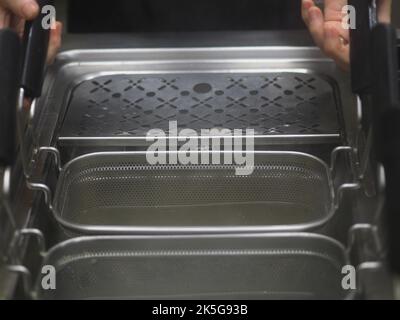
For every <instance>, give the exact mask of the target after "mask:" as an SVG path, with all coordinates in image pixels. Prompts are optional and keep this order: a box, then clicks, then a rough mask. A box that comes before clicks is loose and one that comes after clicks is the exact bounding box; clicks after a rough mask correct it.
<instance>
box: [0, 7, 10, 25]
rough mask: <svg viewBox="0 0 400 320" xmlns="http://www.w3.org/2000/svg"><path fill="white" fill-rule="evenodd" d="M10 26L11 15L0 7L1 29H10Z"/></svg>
mask: <svg viewBox="0 0 400 320" xmlns="http://www.w3.org/2000/svg"><path fill="white" fill-rule="evenodd" d="M9 26H10V13H9V12H8V11H7V10H6V9H4V8H2V7H0V29H4V28H8V27H9Z"/></svg>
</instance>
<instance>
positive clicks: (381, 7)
mask: <svg viewBox="0 0 400 320" xmlns="http://www.w3.org/2000/svg"><path fill="white" fill-rule="evenodd" d="M391 16H392V0H380V1H378V20H379V22H381V23H390V21H391Z"/></svg>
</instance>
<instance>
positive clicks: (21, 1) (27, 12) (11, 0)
mask: <svg viewBox="0 0 400 320" xmlns="http://www.w3.org/2000/svg"><path fill="white" fill-rule="evenodd" d="M0 3H1V5H3V6H4V7H5V8H7V9H8V10H10V11H11V12H12V13H13V14H15V15H17V16H18V17H20V18H22V19H26V20H32V19H34V18H35V17H36V16H37V15H38V14H39V6H38V4H37V2H36V1H35V0H0Z"/></svg>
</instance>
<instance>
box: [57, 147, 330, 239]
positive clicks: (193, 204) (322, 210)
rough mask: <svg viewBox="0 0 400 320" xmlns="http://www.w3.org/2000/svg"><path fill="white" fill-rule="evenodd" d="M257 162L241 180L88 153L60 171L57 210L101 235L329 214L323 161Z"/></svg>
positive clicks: (282, 222)
mask: <svg viewBox="0 0 400 320" xmlns="http://www.w3.org/2000/svg"><path fill="white" fill-rule="evenodd" d="M201 154H204V152H199V153H198V155H199V156H200V155H201ZM207 154H208V155H211V153H207ZM168 155H171V153H168ZM222 156H224V153H221V159H222ZM254 160H255V161H254V168H253V173H252V174H251V175H242V176H241V175H236V170H235V169H236V167H235V165H179V164H178V165H149V164H148V162H147V160H146V153H145V152H120V153H115V152H111V153H95V154H90V155H85V156H82V157H79V158H76V159H75V160H73V161H71V162H70V163H69V164H67V165H66V167H65V168H64V169H63V170H62V173H61V175H60V178H59V182H58V185H57V189H56V193H55V201H54V205H53V213H54V215H55V217H56V219H57V220H58V221H59V222H60V223H61V225H62V226H63V227H66V228H67V229H70V230H71V231H75V232H81V233H82V232H83V233H96V234H104V233H113V234H115V233H118V234H121V233H122V234H124V233H136V234H138V233H139V234H140V233H153V234H154V233H155V234H156V233H169V234H171V233H193V232H196V233H204V232H225V233H227V232H240V231H243V232H256V231H266V230H268V231H273V230H275V231H276V230H281V231H282V230H304V229H309V228H314V227H317V226H320V225H322V224H324V223H325V222H326V221H327V220H329V219H330V218H331V217H332V215H333V214H334V207H335V206H334V191H333V186H332V181H331V177H330V172H329V169H328V168H327V166H326V165H325V164H324V162H322V161H321V160H319V159H318V158H315V157H313V156H310V155H306V154H302V153H296V152H272V151H271V152H255V153H254Z"/></svg>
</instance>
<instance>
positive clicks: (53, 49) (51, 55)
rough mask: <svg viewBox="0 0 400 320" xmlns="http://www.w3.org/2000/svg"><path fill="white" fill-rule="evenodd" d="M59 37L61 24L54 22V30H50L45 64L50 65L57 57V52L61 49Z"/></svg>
mask: <svg viewBox="0 0 400 320" xmlns="http://www.w3.org/2000/svg"><path fill="white" fill-rule="evenodd" d="M61 36H62V23H61V22H56V26H55V28H54V29H51V30H50V42H49V50H48V53H47V63H48V64H51V63H53V62H54V59H55V57H56V55H57V52H58V50H60V47H61Z"/></svg>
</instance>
